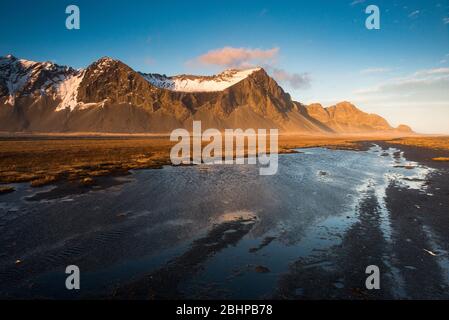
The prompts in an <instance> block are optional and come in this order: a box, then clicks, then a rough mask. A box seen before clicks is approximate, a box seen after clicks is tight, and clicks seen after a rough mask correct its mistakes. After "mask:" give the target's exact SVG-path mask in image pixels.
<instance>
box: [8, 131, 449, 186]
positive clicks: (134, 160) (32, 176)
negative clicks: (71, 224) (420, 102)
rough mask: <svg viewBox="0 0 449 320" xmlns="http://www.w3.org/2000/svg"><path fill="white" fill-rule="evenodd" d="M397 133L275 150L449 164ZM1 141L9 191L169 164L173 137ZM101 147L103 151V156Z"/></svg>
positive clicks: (445, 153)
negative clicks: (386, 155) (376, 152)
mask: <svg viewBox="0 0 449 320" xmlns="http://www.w3.org/2000/svg"><path fill="white" fill-rule="evenodd" d="M425 138H426V139H439V137H434V138H430V137H427V136H426V137H425ZM397 139H407V138H397V137H391V136H390V137H384V138H382V139H379V136H373V137H364V139H360V137H358V136H343V135H342V136H333V137H329V136H297V135H280V140H279V152H278V154H289V153H295V152H296V151H295V149H297V148H317V147H322V148H327V149H331V150H332V149H337V150H353V151H365V150H367V148H368V147H369V145H371V144H372V143H377V144H379V145H381V146H386V145H388V146H392V147H398V148H401V150H402V149H404V150H406V152H407V154H408V153H410V154H411V156H412V157H415V159H417V160H418V161H425V162H426V164H428V165H430V166H432V167H446V166H447V163H448V161H447V160H446V161H435V160H432V158H439V159H449V149H447V150H445V149H435V148H430V149H428V148H426V147H423V146H413V145H411V146H410V145H405V144H400V143H397V141H395V140H397ZM412 139H413V138H412ZM443 139H449V137H448V138H446V137H443ZM12 144H15V146H14V145H12ZM66 144H67V145H66ZM448 144H449V143H448ZM1 145H3V147H4V148H2V150H3V151H2V152H0V170H1V171H0V187H2V188H1V191H0V195H1V194H5V193H7V192H11V188H12V187H11V186H10V185H11V184H15V183H30V186H31V187H33V188H39V187H43V186H47V185H52V184H67V183H70V184H72V185H77V187H89V186H93V185H96V181H97V180H98V178H101V177H105V176H117V175H128V174H129V172H130V170H141V169H161V168H162V167H163V166H166V165H172V163H171V161H170V154H169V153H170V148H171V147H172V146H173V145H174V142H170V141H169V140H168V139H167V137H165V136H162V135H155V136H151V137H149V136H147V137H146V138H145V139H143V138H142V137H129V136H120V137H116V136H105V137H100V136H87V137H83V136H59V137H55V136H48V135H42V136H28V137H8V138H5V137H0V146H1ZM72 145H73V148H72ZM101 152H103V153H104V154H105V155H104V156H101ZM428 152H432V154H433V156H432V157H431V158H429V157H427V156H422V154H428ZM98 153H100V156H99V154H98ZM117 154H118V155H117ZM246 156H247V153H246V152H245V157H246ZM58 157H59V158H58Z"/></svg>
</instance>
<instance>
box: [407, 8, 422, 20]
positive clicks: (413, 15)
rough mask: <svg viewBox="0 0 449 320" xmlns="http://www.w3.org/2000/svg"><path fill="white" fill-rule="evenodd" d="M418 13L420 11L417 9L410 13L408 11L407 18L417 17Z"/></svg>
mask: <svg viewBox="0 0 449 320" xmlns="http://www.w3.org/2000/svg"><path fill="white" fill-rule="evenodd" d="M419 13H420V11H419V10H415V11H413V12H412V13H410V14H409V15H408V17H409V18H412V19H414V18H417V17H418V16H419Z"/></svg>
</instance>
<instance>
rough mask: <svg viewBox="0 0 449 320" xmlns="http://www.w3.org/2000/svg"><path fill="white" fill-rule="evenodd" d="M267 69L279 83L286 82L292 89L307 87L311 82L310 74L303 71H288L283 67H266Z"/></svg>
mask: <svg viewBox="0 0 449 320" xmlns="http://www.w3.org/2000/svg"><path fill="white" fill-rule="evenodd" d="M266 69H267V71H268V72H269V73H270V74H271V75H272V76H273V78H274V79H276V80H277V81H279V82H280V83H281V84H282V83H284V84H288V85H289V86H290V87H292V88H293V89H305V88H309V87H310V84H311V77H310V74H309V73H307V72H304V73H290V72H287V71H285V70H284V69H279V68H274V67H269V66H268V67H266Z"/></svg>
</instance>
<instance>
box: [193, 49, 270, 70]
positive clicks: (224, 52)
mask: <svg viewBox="0 0 449 320" xmlns="http://www.w3.org/2000/svg"><path fill="white" fill-rule="evenodd" d="M278 53H279V48H272V49H267V50H262V49H252V48H234V47H224V48H220V49H214V50H211V51H209V52H207V53H205V54H203V55H201V56H199V57H197V58H196V59H194V60H191V61H190V63H198V64H201V65H215V66H221V67H226V68H246V67H251V66H256V65H261V64H272V63H274V62H275V60H276V59H277V56H278Z"/></svg>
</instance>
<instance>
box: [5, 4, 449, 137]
mask: <svg viewBox="0 0 449 320" xmlns="http://www.w3.org/2000/svg"><path fill="white" fill-rule="evenodd" d="M2 2H3V3H2V4H1V8H2V10H1V19H0V30H2V31H0V32H1V40H0V54H1V55H6V54H9V53H11V54H13V55H15V56H17V57H20V58H25V59H30V60H36V61H42V60H51V61H55V62H56V63H58V64H63V65H70V66H73V67H76V68H81V67H85V66H87V65H88V64H89V63H91V62H92V61H94V60H96V59H98V58H100V57H102V56H111V57H113V58H117V59H120V60H122V61H123V62H125V63H126V64H128V65H130V66H131V67H132V68H134V69H136V70H139V71H143V72H158V73H165V74H168V75H172V74H180V73H195V74H211V73H215V72H218V71H221V70H222V69H224V68H225V67H228V66H225V65H220V64H219V63H216V64H213V63H212V64H205V63H200V62H198V61H200V60H198V59H199V58H198V57H201V56H204V55H205V54H207V53H208V52H210V51H211V50H218V52H220V51H219V50H221V49H222V48H225V47H229V48H241V49H244V50H247V51H248V52H253V50H256V49H259V50H260V51H262V52H263V51H269V50H273V49H274V50H275V54H273V56H272V57H271V59H269V61H250V62H252V63H257V62H260V64H263V65H264V66H266V67H267V69H268V71H269V72H271V73H273V74H274V75H278V78H279V82H281V85H282V86H283V87H284V89H285V90H286V91H288V92H289V93H290V94H291V95H292V97H293V98H294V99H296V100H298V101H302V102H305V103H309V102H321V103H323V105H325V106H327V105H330V104H332V103H335V102H337V101H341V100H349V101H352V102H354V103H356V104H357V105H358V106H359V107H360V108H362V109H363V110H366V111H369V112H376V113H379V114H381V115H383V116H385V117H386V118H387V119H388V120H389V121H390V122H391V123H392V124H394V125H397V124H399V123H402V122H404V123H408V124H410V125H412V126H413V127H414V128H415V129H416V130H418V131H421V132H446V133H449V93H448V92H449V90H447V89H448V88H449V0H434V1H433V0H426V1H424V0H422V1H416V0H408V1H394V0H390V1H378V0H375V1H362V0H357V1H354V0H333V1H332V0H318V1H298V0H296V1H281V0H278V1H255V0H246V1H243V0H239V1H231V0H228V1H213V0H208V1H176V0H172V1H138V0H136V1H133V0H127V1H118V0H117V1H82V0H78V1H76V0H72V1H62V0H52V1H51V0H47V1H39V3H38V2H37V1H14V2H13V1H8V2H5V1H2ZM69 4H76V5H78V6H79V8H80V11H81V29H80V30H67V29H66V28H65V19H66V16H67V15H66V14H65V8H66V6H67V5H69ZM369 4H374V5H377V6H378V7H379V8H380V12H381V16H380V23H381V29H380V30H368V29H366V28H365V19H366V17H367V16H368V15H367V14H365V8H366V7H367V6H368V5H369ZM18 6H20V7H22V8H26V10H24V9H20V8H18ZM245 62H246V61H245ZM279 71H281V72H279ZM295 75H296V76H297V77H299V79H302V80H304V81H303V82H301V81H300V82H299V84H298V83H296V84H295V83H293V82H292V81H290V80H291V79H297V78H295ZM446 91H447V92H446Z"/></svg>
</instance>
